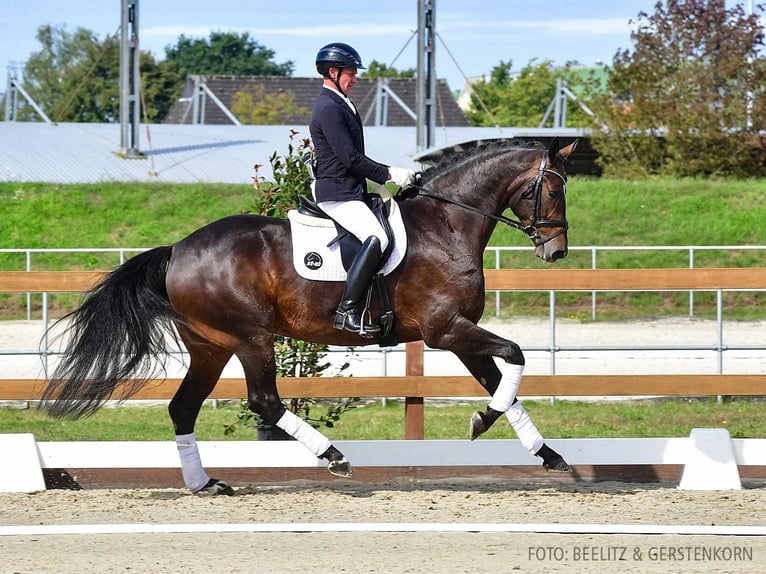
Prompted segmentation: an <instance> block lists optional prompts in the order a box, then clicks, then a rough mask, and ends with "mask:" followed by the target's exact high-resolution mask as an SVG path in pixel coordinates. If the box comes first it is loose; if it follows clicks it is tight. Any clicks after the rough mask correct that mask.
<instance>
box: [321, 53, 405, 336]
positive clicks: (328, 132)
mask: <svg viewBox="0 0 766 574" xmlns="http://www.w3.org/2000/svg"><path fill="white" fill-rule="evenodd" d="M316 68H317V72H319V73H320V74H321V75H322V77H323V78H324V81H323V83H322V91H321V93H320V95H319V97H318V98H317V100H316V102H315V104H314V109H313V110H312V112H311V120H310V123H309V131H310V133H311V140H312V143H313V146H314V154H315V159H314V175H315V177H316V183H315V188H314V194H315V198H316V201H317V203H318V204H319V207H321V208H322V210H323V211H324V212H325V213H327V214H328V215H329V216H330V217H332V218H333V219H334V220H335V221H337V222H338V223H339V224H340V225H341V226H342V227H344V228H345V229H346V230H348V231H349V232H350V233H351V234H353V235H354V236H356V237H357V239H359V241H361V242H362V249H361V250H360V251H359V253H358V254H357V256H356V258H355V259H354V261H353V263H352V264H351V267H350V268H349V270H348V275H347V280H346V288H345V291H344V292H343V297H342V298H341V301H340V305H339V306H338V310H337V311H336V313H335V320H334V321H333V327H334V328H336V329H340V330H344V329H345V330H346V331H353V332H357V333H359V334H360V335H362V336H363V337H364V336H371V335H370V334H372V333H377V332H378V331H380V328H379V327H378V325H375V324H371V323H367V322H365V320H364V311H363V308H362V297H363V296H364V294H365V292H366V291H367V288H368V287H369V284H370V281H371V279H372V276H373V274H374V273H375V272H376V271H377V270H378V266H379V264H380V258H381V254H382V253H383V252H384V251H385V250H386V247H387V246H388V238H387V237H386V233H385V231H384V229H383V226H382V225H381V224H380V223H379V222H378V220H377V219H376V218H375V215H374V214H373V213H372V210H371V209H370V207H369V204H368V203H367V199H368V195H367V179H370V180H372V181H374V182H375V183H378V184H384V183H385V182H387V181H391V182H392V183H394V184H396V185H398V186H401V187H404V186H406V185H408V184H409V183H410V182H411V180H412V177H413V176H414V171H413V170H411V169H407V168H396V167H389V166H387V165H385V164H382V163H378V162H376V161H374V160H372V159H370V158H369V157H367V156H366V155H365V153H364V127H363V125H362V119H361V117H360V116H359V112H358V111H357V109H356V106H355V105H354V104H353V102H352V101H351V100H350V99H349V95H350V93H351V90H352V88H353V87H354V84H356V73H357V70H364V69H365V68H364V66H363V65H362V58H361V57H360V56H359V53H358V52H357V51H356V50H355V49H354V48H352V47H351V46H349V45H348V44H343V43H341V42H334V43H332V44H327V45H326V46H324V47H323V48H321V49H320V50H319V52H318V53H317V56H316Z"/></svg>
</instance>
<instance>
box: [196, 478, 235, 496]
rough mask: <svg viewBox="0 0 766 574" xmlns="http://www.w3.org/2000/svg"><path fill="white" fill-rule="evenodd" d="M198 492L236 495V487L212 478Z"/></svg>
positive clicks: (215, 494) (214, 494)
mask: <svg viewBox="0 0 766 574" xmlns="http://www.w3.org/2000/svg"><path fill="white" fill-rule="evenodd" d="M197 494H212V495H213V496H217V495H223V496H234V489H233V488H232V487H231V486H229V484H228V483H226V482H224V481H222V480H218V479H217V478H211V479H210V480H208V481H207V484H206V485H205V486H203V487H202V488H200V489H199V490H198V491H197Z"/></svg>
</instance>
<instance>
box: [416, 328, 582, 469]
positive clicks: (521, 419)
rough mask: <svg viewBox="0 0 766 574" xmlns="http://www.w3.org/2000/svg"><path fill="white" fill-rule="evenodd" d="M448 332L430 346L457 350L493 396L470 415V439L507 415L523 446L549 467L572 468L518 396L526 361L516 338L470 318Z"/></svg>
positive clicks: (465, 363)
mask: <svg viewBox="0 0 766 574" xmlns="http://www.w3.org/2000/svg"><path fill="white" fill-rule="evenodd" d="M446 332H448V333H449V334H448V335H446V336H442V337H440V338H438V339H437V340H434V341H432V342H429V343H428V344H429V346H434V345H435V346H437V348H445V349H448V350H450V351H452V352H453V353H455V355H457V357H458V358H459V359H460V360H461V362H462V363H463V364H464V365H465V366H466V367H467V368H468V370H469V372H470V373H471V374H472V375H473V377H474V378H475V379H476V380H477V381H478V382H479V383H480V384H481V385H482V386H483V387H484V388H485V389H486V390H487V392H488V393H489V394H490V395H491V397H492V399H491V400H490V402H489V405H488V406H487V408H486V410H485V411H484V412H481V411H477V412H475V413H474V414H473V415H472V416H471V423H470V431H469V434H470V438H471V440H475V439H476V438H478V437H479V436H481V435H482V434H484V433H485V432H486V431H487V430H489V428H490V427H491V426H492V425H493V424H494V423H495V421H496V420H497V419H498V418H500V416H501V415H503V414H505V415H506V417H507V418H508V421H509V422H510V423H511V426H512V427H513V430H514V431H515V432H516V435H517V436H518V437H519V440H520V441H521V443H522V445H524V447H525V448H526V449H527V450H529V452H530V453H532V454H533V455H535V456H538V457H540V458H541V459H542V460H543V467H545V469H546V470H549V471H554V472H569V471H571V467H570V466H569V465H568V464H567V462H566V461H565V460H564V458H563V457H562V456H561V455H560V454H558V453H557V452H556V451H555V450H553V449H552V448H550V447H549V446H548V445H547V444H545V439H544V438H543V436H542V434H541V433H540V431H539V430H538V429H537V426H536V425H535V424H534V422H532V418H531V417H530V416H529V413H528V412H527V411H526V409H525V408H524V405H522V404H521V402H520V401H519V400H518V399H517V398H516V394H517V393H518V390H519V386H520V385H521V376H522V373H523V372H524V364H525V361H524V353H523V352H522V350H521V348H520V347H519V346H518V345H517V344H516V343H514V342H513V341H508V340H506V339H503V338H502V337H498V336H497V335H495V334H493V333H490V332H489V331H486V330H485V329H482V328H481V327H479V326H477V325H475V324H474V323H472V322H470V321H468V320H467V319H462V320H459V321H458V322H457V324H454V325H452V326H451V328H450V329H447V330H446ZM439 345H444V346H441V347H440V346H439ZM493 357H498V358H501V359H503V360H504V361H505V362H506V364H507V366H506V368H505V372H504V373H501V372H500V369H499V368H498V367H497V365H496V364H495V361H494V359H493Z"/></svg>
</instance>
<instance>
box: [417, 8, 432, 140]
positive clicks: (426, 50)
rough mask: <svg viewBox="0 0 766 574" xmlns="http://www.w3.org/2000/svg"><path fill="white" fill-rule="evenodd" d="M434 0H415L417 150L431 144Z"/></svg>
mask: <svg viewBox="0 0 766 574" xmlns="http://www.w3.org/2000/svg"><path fill="white" fill-rule="evenodd" d="M435 39H436V0H418V82H417V141H416V144H417V145H416V148H417V150H418V151H423V150H426V149H429V148H430V147H432V146H433V145H434V139H435V137H434V136H435V133H436V61H435V51H436V41H435Z"/></svg>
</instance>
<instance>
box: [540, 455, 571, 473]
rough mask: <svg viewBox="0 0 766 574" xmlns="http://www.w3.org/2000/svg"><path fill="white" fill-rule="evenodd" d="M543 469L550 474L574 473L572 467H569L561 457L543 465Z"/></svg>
mask: <svg viewBox="0 0 766 574" xmlns="http://www.w3.org/2000/svg"><path fill="white" fill-rule="evenodd" d="M543 468H544V469H545V470H547V471H548V472H572V467H571V466H569V464H568V463H567V461H565V460H564V459H563V458H561V457H560V456H559V457H557V458H554V459H551V460H547V461H545V462H544V463H543Z"/></svg>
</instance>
